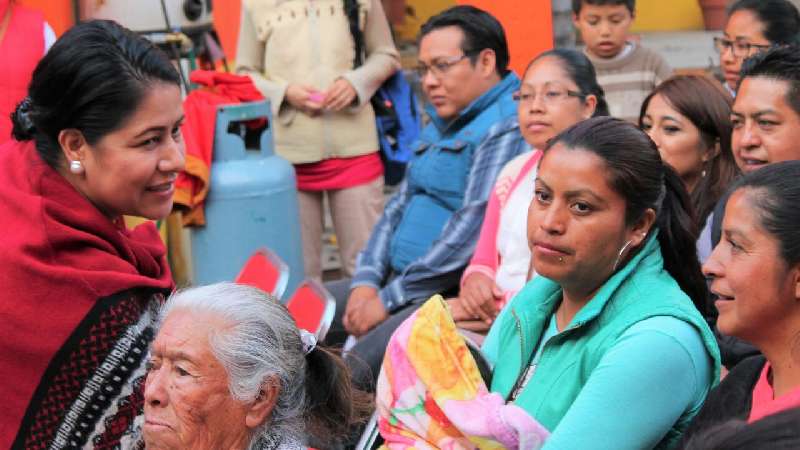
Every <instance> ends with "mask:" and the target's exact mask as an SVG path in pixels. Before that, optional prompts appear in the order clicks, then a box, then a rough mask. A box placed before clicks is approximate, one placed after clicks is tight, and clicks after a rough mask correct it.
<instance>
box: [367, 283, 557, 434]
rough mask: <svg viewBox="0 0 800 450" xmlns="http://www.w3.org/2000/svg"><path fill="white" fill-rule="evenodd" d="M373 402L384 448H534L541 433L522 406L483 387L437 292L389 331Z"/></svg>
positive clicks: (541, 429)
mask: <svg viewBox="0 0 800 450" xmlns="http://www.w3.org/2000/svg"><path fill="white" fill-rule="evenodd" d="M377 403H378V414H379V419H378V426H379V430H380V433H381V436H382V437H383V438H384V440H385V444H384V446H383V447H382V448H384V449H390V450H396V449H418V450H427V449H444V450H450V449H478V448H480V449H481V450H487V449H520V450H535V449H538V448H540V447H541V446H542V444H543V442H544V440H545V439H546V438H547V435H548V432H547V430H546V429H544V428H543V427H542V426H541V425H539V423H538V422H536V420H535V419H533V418H532V417H531V416H530V415H528V414H527V413H526V412H525V411H524V410H522V409H521V408H519V407H518V406H515V405H513V404H506V403H505V401H504V400H503V398H502V397H501V396H500V395H499V394H496V393H491V392H489V390H488V388H487V387H486V384H485V383H484V381H483V380H482V379H481V376H480V373H479V371H478V366H477V364H476V362H475V360H474V358H473V357H472V355H471V354H470V352H469V349H468V348H467V345H466V343H465V342H464V339H463V338H462V337H461V335H460V334H459V332H458V329H457V327H456V325H455V323H454V322H453V319H452V316H451V315H450V312H449V310H448V308H447V304H446V303H445V301H444V299H442V297H441V296H438V295H437V296H434V297H432V298H431V299H430V300H428V301H427V302H426V303H425V304H424V305H423V306H422V307H421V308H420V309H419V310H417V312H415V313H414V314H413V315H412V316H411V317H409V318H408V319H407V320H406V321H405V322H403V324H402V325H401V326H400V328H398V329H397V331H395V333H394V335H393V336H392V339H391V341H390V342H389V346H388V348H387V350H386V355H385V356H384V360H383V368H382V369H381V373H380V377H379V379H378V386H377Z"/></svg>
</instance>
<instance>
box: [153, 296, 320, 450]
mask: <svg viewBox="0 0 800 450" xmlns="http://www.w3.org/2000/svg"><path fill="white" fill-rule="evenodd" d="M178 309H180V310H188V311H191V312H195V313H203V312H205V313H211V314H214V315H216V316H218V317H220V318H222V319H223V320H225V321H227V322H228V323H230V324H231V326H230V327H226V328H225V329H224V330H209V343H210V345H211V351H212V353H213V354H214V356H215V357H216V358H217V359H218V360H219V362H220V363H221V364H222V366H223V367H224V368H225V371H226V372H227V374H228V380H229V389H230V392H231V396H232V397H233V398H234V399H236V400H238V401H240V402H243V403H245V402H252V401H254V400H255V399H256V397H258V394H259V391H260V390H261V387H262V386H263V385H264V383H265V382H268V381H269V380H270V379H271V378H276V379H277V380H278V382H279V383H280V390H279V394H278V400H277V402H276V404H275V407H274V409H273V410H272V419H271V420H270V421H268V422H266V423H264V424H263V425H262V426H261V427H260V428H259V429H258V430H256V433H255V434H254V435H253V437H252V439H251V441H250V448H260V447H261V446H262V445H264V444H265V443H267V442H269V443H278V442H292V441H294V442H302V441H303V435H304V433H305V428H306V427H305V419H304V414H305V411H306V406H307V405H306V403H307V399H306V387H305V386H306V359H305V353H304V352H303V344H302V341H301V338H300V331H299V330H298V328H297V325H296V324H295V322H294V320H293V319H292V317H291V316H290V315H289V312H288V311H287V310H286V308H285V307H283V305H281V304H280V303H279V302H278V301H277V300H276V299H275V298H274V297H272V296H271V295H269V294H267V293H265V292H263V291H261V290H259V289H256V288H254V287H250V286H246V285H241V284H235V283H230V282H223V283H217V284H211V285H208V286H202V287H195V288H190V289H185V290H181V291H178V292H176V293H174V294H172V296H170V298H169V299H168V300H167V302H166V303H165V304H164V306H163V307H162V308H161V312H160V314H159V328H160V325H161V324H162V323H163V322H164V319H166V317H167V316H168V315H169V314H170V313H171V312H173V311H175V310H178Z"/></svg>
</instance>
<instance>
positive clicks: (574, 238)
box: [528, 144, 646, 291]
mask: <svg viewBox="0 0 800 450" xmlns="http://www.w3.org/2000/svg"><path fill="white" fill-rule="evenodd" d="M607 172H608V168H607V166H606V164H605V162H604V161H603V160H602V159H600V157H598V156H597V155H595V154H594V153H592V152H589V151H586V150H580V149H567V148H565V147H563V145H561V144H556V145H554V146H553V147H552V148H550V150H548V151H547V152H546V153H545V155H544V156H543V158H542V160H541V163H540V166H539V170H538V172H537V176H536V187H535V192H534V198H533V201H532V202H531V204H530V207H529V208H528V244H529V245H530V248H531V253H532V255H533V266H534V268H535V270H536V273H538V274H540V275H544V276H545V277H547V278H550V279H552V280H554V281H556V282H558V283H559V284H561V286H562V287H565V289H567V287H566V286H573V287H575V286H578V287H582V288H583V289H584V290H589V291H593V290H594V289H596V288H598V287H600V286H601V285H602V284H603V282H605V280H606V279H608V277H609V276H610V275H611V273H612V270H613V267H614V263H615V261H616V259H617V256H618V255H619V252H620V249H621V248H622V247H623V246H624V245H625V243H626V242H627V241H628V240H630V239H632V238H634V231H633V230H632V229H631V228H629V227H627V226H626V225H625V204H626V203H625V199H624V198H623V197H622V196H621V195H619V194H618V193H617V192H615V191H614V190H613V189H612V188H611V186H610V185H609V183H608V181H607V180H606V173H607ZM644 232H646V230H645V231H644ZM640 237H641V239H635V240H634V242H632V245H631V247H636V246H637V245H639V243H641V240H642V239H643V236H640Z"/></svg>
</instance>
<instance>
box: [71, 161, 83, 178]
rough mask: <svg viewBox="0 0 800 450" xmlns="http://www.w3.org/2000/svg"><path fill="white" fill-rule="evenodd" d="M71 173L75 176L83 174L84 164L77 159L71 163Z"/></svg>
mask: <svg viewBox="0 0 800 450" xmlns="http://www.w3.org/2000/svg"><path fill="white" fill-rule="evenodd" d="M69 171H70V172H72V173H74V174H75V175H79V174H81V173H83V164H81V162H80V161H78V160H77V159H76V160H74V161H70V163H69Z"/></svg>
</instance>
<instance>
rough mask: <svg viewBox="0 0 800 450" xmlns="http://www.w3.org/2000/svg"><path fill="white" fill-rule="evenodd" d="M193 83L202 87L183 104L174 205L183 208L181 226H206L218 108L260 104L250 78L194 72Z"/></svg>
mask: <svg viewBox="0 0 800 450" xmlns="http://www.w3.org/2000/svg"><path fill="white" fill-rule="evenodd" d="M190 79H191V81H192V83H197V84H199V85H201V87H200V88H199V89H195V90H193V91H192V92H190V93H189V95H188V96H187V97H186V100H184V102H183V110H184V114H186V119H185V120H184V122H183V127H182V128H181V132H182V134H183V138H184V142H185V143H186V169H185V170H184V171H183V172H181V173H180V174H179V175H178V179H177V180H176V181H175V204H176V206H179V207H182V208H183V209H184V210H185V212H184V213H183V224H184V225H187V226H188V225H205V215H204V213H203V204H204V203H205V200H206V195H207V194H208V183H209V179H210V177H211V161H212V159H213V151H214V129H215V127H216V121H217V107H218V106H219V105H229V104H235V103H242V102H252V101H257V100H263V99H264V96H263V95H262V94H261V92H259V91H258V89H256V87H255V86H254V85H253V82H252V81H251V80H250V77H246V76H241V75H234V74H230V73H222V72H214V71H209V70H196V71H194V72H192V74H191V76H190Z"/></svg>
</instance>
